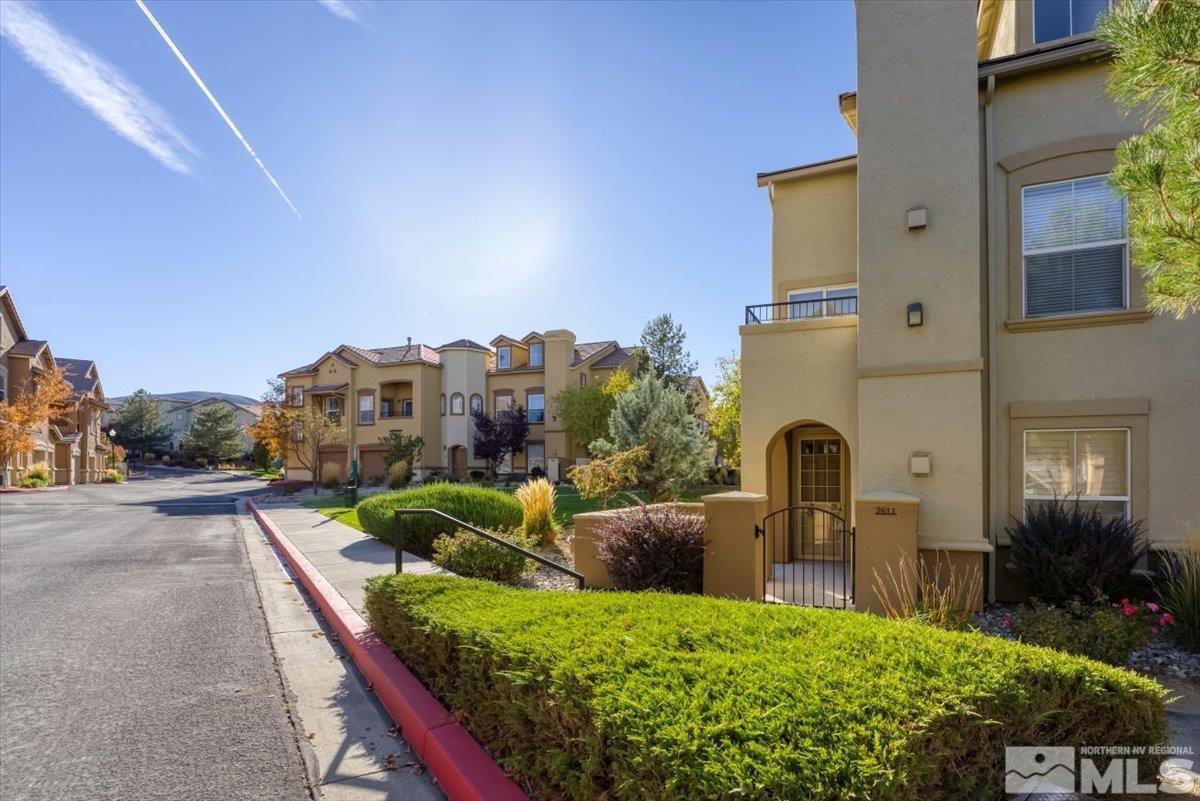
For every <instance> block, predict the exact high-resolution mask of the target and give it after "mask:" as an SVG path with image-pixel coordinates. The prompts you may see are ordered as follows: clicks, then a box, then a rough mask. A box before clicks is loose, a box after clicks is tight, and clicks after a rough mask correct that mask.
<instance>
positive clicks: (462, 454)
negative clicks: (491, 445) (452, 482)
mask: <svg viewBox="0 0 1200 801" xmlns="http://www.w3.org/2000/svg"><path fill="white" fill-rule="evenodd" d="M450 472H451V474H453V475H454V477H455V478H466V477H467V449H466V448H464V447H463V446H462V445H455V446H454V447H453V448H451V449H450Z"/></svg>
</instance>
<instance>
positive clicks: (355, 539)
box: [259, 505, 446, 614]
mask: <svg viewBox="0 0 1200 801" xmlns="http://www.w3.org/2000/svg"><path fill="white" fill-rule="evenodd" d="M259 509H260V511H261V512H262V513H263V514H265V515H267V517H269V518H270V519H271V521H272V522H273V523H275V525H277V526H279V528H280V530H281V531H282V532H283V533H284V534H286V535H287V538H288V539H289V540H291V541H292V542H293V543H294V544H295V546H296V547H297V548H299V549H300V551H302V552H303V553H304V556H305V558H307V559H308V561H310V562H312V563H313V566H314V567H316V568H317V569H318V570H320V571H321V574H322V575H324V576H325V578H326V579H327V580H328V581H329V583H331V584H333V586H334V587H335V588H336V589H337V591H338V592H340V593H341V594H342V597H344V598H345V599H346V600H347V601H349V602H350V605H351V606H353V607H354V608H355V609H356V610H358V612H359V614H362V612H363V596H364V594H365V593H364V591H363V587H364V585H365V584H366V582H367V579H368V578H370V577H371V576H378V575H380V574H381V573H393V572H395V570H396V552H395V550H394V549H393V548H392V546H390V545H387V544H386V543H383V542H380V541H379V540H377V539H375V538H374V537H370V536H368V535H366V534H363V533H362V532H361V531H358V530H357V529H353V528H350V526H347V525H346V524H344V523H339V522H338V521H336V520H334V519H332V518H329V517H326V516H325V515H323V514H321V513H320V512H318V511H316V510H315V509H307V508H305V507H303V506H291V505H288V506H275V505H270V506H266V505H264V506H261V507H259ZM404 572H405V573H445V572H446V571H445V570H443V569H442V568H440V567H438V566H437V565H435V564H433V563H432V562H430V561H429V560H427V559H422V558H421V557H419V556H414V555H413V554H411V553H408V552H405V554H404Z"/></svg>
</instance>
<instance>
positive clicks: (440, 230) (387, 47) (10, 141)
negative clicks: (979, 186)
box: [0, 0, 855, 396]
mask: <svg viewBox="0 0 1200 801" xmlns="http://www.w3.org/2000/svg"><path fill="white" fill-rule="evenodd" d="M2 5H3V8H4V10H3V12H2V15H3V17H4V21H3V22H4V24H3V29H4V40H3V43H2V44H0V282H2V283H5V284H7V285H9V287H10V289H11V290H12V292H13V296H14V299H15V300H16V302H17V304H18V305H19V308H20V310H21V314H22V318H23V320H24V322H25V324H26V327H27V328H28V329H29V333H30V335H31V336H32V337H35V338H41V339H49V340H50V342H51V346H52V347H53V348H54V351H55V353H56V354H57V355H60V356H71V357H85V358H93V359H95V360H96V361H97V362H98V363H99V366H100V371H101V377H102V380H103V382H104V386H105V390H106V391H107V392H108V394H110V395H118V394H125V393H127V392H129V391H132V390H133V389H136V388H137V387H146V388H148V389H150V390H151V391H154V392H169V391H180V390H185V389H207V390H217V391H226V392H238V393H243V394H249V395H254V396H257V395H259V394H260V393H261V392H262V390H263V388H264V382H265V379H266V378H268V377H269V376H272V375H274V374H276V373H278V372H280V371H282V370H285V369H289V368H291V367H294V366H296V365H299V364H302V363H305V362H307V361H309V360H311V359H312V358H314V357H315V356H317V355H319V354H320V353H322V352H324V351H325V350H326V349H328V348H330V347H332V346H335V345H337V344H339V343H340V342H347V343H350V344H356V345H362V346H367V347H377V346H385V345H394V344H401V343H403V342H404V341H405V338H406V337H409V336H411V337H412V338H413V340H414V341H417V342H426V343H428V344H431V345H434V346H436V345H439V344H441V343H443V342H445V341H448V340H451V339H456V338H459V337H464V336H465V337H471V338H474V339H477V340H481V341H484V342H486V341H488V340H490V339H491V338H492V337H493V336H495V335H496V334H498V333H501V332H507V333H510V334H513V335H518V336H519V335H522V334H524V333H526V332H527V331H529V330H531V329H539V330H540V329H547V328H559V327H570V328H572V329H573V330H574V331H575V332H576V334H577V335H578V337H579V338H580V340H581V341H583V340H595V339H619V340H620V341H621V342H622V343H623V344H627V343H632V342H634V341H635V340H636V339H637V337H638V334H639V333H640V331H641V327H642V325H643V324H644V323H645V321H646V320H647V319H649V318H650V317H652V316H654V315H655V314H658V313H660V312H664V311H668V312H671V313H672V314H673V315H674V316H675V318H676V319H677V320H679V321H680V322H682V323H683V324H684V326H685V327H686V329H687V332H688V345H689V348H690V350H691V351H692V354H693V356H695V357H696V358H697V359H698V360H699V361H700V371H701V373H702V374H703V375H704V376H705V378H706V379H711V378H712V376H713V375H714V372H715V370H714V361H715V360H716V358H717V357H718V356H721V355H724V354H728V353H729V352H731V351H733V350H735V349H736V348H737V346H738V336H737V326H738V323H739V321H740V319H741V317H742V307H743V306H744V305H745V304H747V303H758V302H765V301H767V300H768V299H769V278H770V206H769V203H768V200H767V197H766V194H765V191H764V190H761V189H758V188H757V187H756V185H755V173H756V172H758V171H763V170H771V169H778V168H781V167H787V166H791V165H794V164H798V163H803V162H808V161H817V160H820V159H825V158H830V157H833V156H840V155H844V154H847V153H851V152H853V151H854V139H853V136H852V134H851V133H850V131H849V130H848V129H847V127H846V125H845V123H844V122H843V121H842V120H841V118H840V117H839V116H838V114H837V93H838V92H841V91H845V90H848V89H852V88H854V86H855V79H854V13H853V6H852V5H851V4H850V3H849V2H848V1H847V2H829V3H824V2H798V3H789V4H747V3H737V4H729V5H722V4H695V5H693V4H682V3H656V4H617V3H605V4H596V5H587V4H563V5H551V4H536V5H502V4H498V3H497V4H485V5H469V4H465V3H456V4H450V5H413V4H398V3H383V2H375V3H350V4H339V3H336V2H333V1H332V0H331V1H330V2H329V3H319V2H266V3H250V2H246V3H241V2H238V3H233V2H229V3H225V2H200V3H187V2H172V3H164V2H160V1H157V0H147V5H148V7H149V9H150V11H151V12H152V13H153V14H154V16H155V17H156V18H157V19H158V22H159V23H160V24H161V25H162V27H163V29H164V30H165V31H166V32H167V33H168V34H169V35H170V37H171V38H172V39H173V40H174V42H175V44H176V45H177V46H178V48H179V49H180V50H181V52H182V53H183V54H184V55H185V56H186V57H187V59H188V60H189V61H190V62H191V64H192V66H193V67H194V68H195V70H196V71H197V72H198V74H199V75H200V77H201V78H202V79H203V81H204V82H205V84H206V85H207V86H208V88H209V89H210V90H211V92H212V93H213V95H214V96H215V97H216V99H217V100H218V101H219V102H220V103H221V105H222V106H223V107H224V109H225V111H226V112H227V113H228V115H229V117H230V118H231V119H232V121H233V122H234V123H235V124H236V126H237V127H238V128H239V129H240V131H241V132H242V134H243V135H244V136H245V137H246V139H247V140H248V141H249V143H250V144H251V145H252V147H253V148H254V150H255V151H256V152H257V154H258V155H259V156H260V157H261V159H262V160H263V162H264V164H265V167H266V169H268V170H269V171H270V173H271V174H273V175H274V177H275V178H276V179H277V180H278V182H279V184H280V187H281V188H282V190H283V191H284V192H286V194H287V196H288V197H289V198H290V199H291V202H292V203H294V204H295V206H296V208H297V210H298V212H299V215H300V217H299V218H298V217H297V216H296V215H295V214H293V213H292V211H291V210H290V209H289V207H288V205H287V203H286V202H285V201H284V199H283V197H282V196H281V195H280V193H278V192H277V191H276V190H275V189H274V188H273V187H272V185H271V184H270V183H269V182H268V179H267V177H266V175H265V174H264V172H263V171H261V170H260V168H259V167H258V166H257V165H256V164H255V162H254V161H253V160H252V158H251V156H250V155H249V154H248V153H247V151H246V150H245V148H244V147H243V145H242V144H241V143H240V142H239V141H238V140H237V139H236V138H235V136H234V134H233V132H232V131H231V130H230V128H229V127H228V126H227V125H226V123H225V122H223V121H222V119H221V117H220V116H219V115H218V114H217V112H216V110H215V109H214V108H213V106H212V105H211V104H210V103H209V101H208V100H207V99H206V98H205V96H204V95H203V94H202V92H201V90H200V89H199V88H198V86H197V85H196V83H194V82H193V80H192V78H191V77H189V75H188V73H187V72H186V71H185V69H184V67H183V66H182V65H181V63H180V62H179V61H178V60H177V59H176V57H175V56H174V55H173V54H172V52H171V50H170V49H169V48H168V46H167V45H166V43H165V42H164V41H163V39H162V38H160V36H159V34H158V33H157V32H156V31H155V29H154V28H153V27H152V25H151V23H150V22H149V20H148V19H147V18H146V16H144V15H143V13H142V12H141V11H140V10H139V9H138V7H137V6H136V5H135V4H134V3H133V2H124V1H123V0H122V1H121V2H98V3H88V2H78V3H75V2H73V3H61V2H43V3H40V4H26V5H21V6H16V5H13V4H12V3H10V2H8V1H7V0H6V2H5V3H3V4H2ZM338 6H340V8H339V7H338ZM14 9H15V12H14ZM336 11H342V12H344V13H343V15H339V14H337V13H334V12H336ZM35 63H37V64H40V66H35ZM47 71H49V72H50V73H52V74H54V75H56V76H57V80H58V81H59V82H57V83H56V82H55V81H54V80H52V79H51V77H50V76H49V75H48V72H47ZM64 85H66V86H67V87H68V88H67V89H64ZM71 87H74V91H75V92H76V93H84V94H85V95H86V96H87V97H88V98H90V103H91V106H85V105H84V104H83V103H81V102H79V101H78V100H77V99H76V98H75V97H73V96H72V95H71V94H70V92H69V89H70V88H71ZM102 118H103V119H102ZM122 132H123V133H122ZM731 287H732V288H734V289H733V291H732V292H731V291H730V288H731Z"/></svg>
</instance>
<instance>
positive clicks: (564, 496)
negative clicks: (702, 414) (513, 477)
mask: <svg viewBox="0 0 1200 801" xmlns="http://www.w3.org/2000/svg"><path fill="white" fill-rule="evenodd" d="M735 489H737V487H726V486H711V487H709V486H701V487H692V488H691V489H688V490H685V491H684V492H682V493H680V496H679V500H681V501H688V502H692V501H698V500H700V498H702V497H704V496H705V495H711V494H713V493H715V492H728V491H730V490H735ZM501 491H502V492H507V493H510V494H511V493H513V492H516V489H515V488H505V489H501ZM635 498H636V500H635ZM649 499H650V496H648V495H647V494H646V493H645V492H644V491H643V490H635V491H634V492H632V493H630V492H626V493H622V494H621V495H618V496H617V497H616V498H615V499H614V500H613V505H612V507H611V508H617V507H622V506H633V505H634V504H636V503H637V501H649ZM302 505H303V506H307V507H308V508H309V509H316V510H317V511H318V512H320V513H321V514H323V515H325V516H326V517H331V518H333V519H334V520H337V521H338V522H339V523H345V524H346V525H348V526H351V527H352V528H356V529H358V530H359V531H365V529H363V526H362V523H361V522H360V521H359V519H358V510H357V509H352V508H349V507H347V506H346V505H345V504H344V502H343V501H342V496H341V495H335V496H330V497H328V498H316V499H314V500H311V501H305V502H304V503H303V504H302ZM599 509H600V505H599V504H598V503H596V502H595V501H588V500H584V499H583V498H581V497H580V496H579V492H578V491H576V489H575V488H574V487H555V488H554V518H555V519H556V520H557V521H558V523H559V525H562V526H569V525H571V524H572V522H573V521H574V519H575V515H578V514H583V513H584V512H595V511H597V510H599Z"/></svg>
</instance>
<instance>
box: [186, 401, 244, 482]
mask: <svg viewBox="0 0 1200 801" xmlns="http://www.w3.org/2000/svg"><path fill="white" fill-rule="evenodd" d="M183 449H184V450H185V451H187V452H188V454H189V455H190V456H192V457H202V458H205V459H207V460H208V462H209V464H211V465H213V466H214V467H215V466H216V464H217V462H221V461H224V460H228V459H236V458H237V457H238V456H241V455H242V454H243V453H244V452H245V450H246V447H245V443H244V442H243V441H242V432H241V429H240V428H238V424H237V415H236V414H234V411H233V409H232V408H231V407H229V406H226V405H225V404H222V403H213V404H210V405H208V406H204V407H201V408H200V410H199V411H197V412H196V416H195V418H194V419H193V420H192V427H191V428H190V429H189V430H188V432H187V434H185V435H184V437H183Z"/></svg>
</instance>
